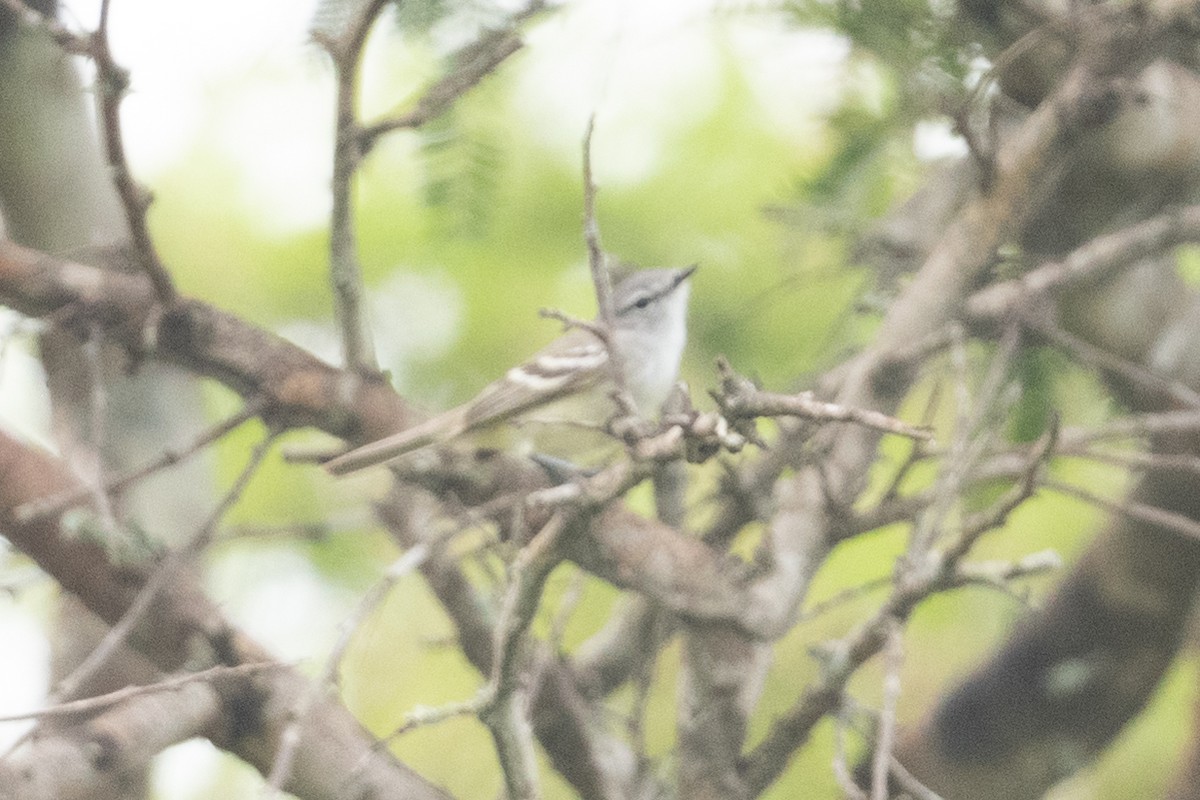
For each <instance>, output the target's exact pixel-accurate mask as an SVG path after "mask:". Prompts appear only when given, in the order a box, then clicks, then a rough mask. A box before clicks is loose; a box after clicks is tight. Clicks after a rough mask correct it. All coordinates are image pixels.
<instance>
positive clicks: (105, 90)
mask: <svg viewBox="0 0 1200 800" xmlns="http://www.w3.org/2000/svg"><path fill="white" fill-rule="evenodd" d="M110 6H111V0H101V2H100V22H99V24H98V26H97V28H96V32H95V33H94V34H93V35H92V43H91V50H90V53H91V56H92V60H93V61H94V62H95V64H96V104H97V116H98V117H99V118H100V129H101V131H102V132H103V138H104V155H105V158H106V159H107V161H108V168H109V170H110V171H111V172H112V177H113V183H114V185H115V186H116V189H117V195H118V196H119V197H120V198H121V207H122V208H123V209H124V210H125V221H126V223H127V224H128V225H129V236H130V239H131V241H132V244H133V249H134V252H135V253H136V255H137V263H138V266H139V267H141V269H142V271H143V272H144V273H146V277H147V278H149V279H150V283H151V284H152V285H153V286H154V292H155V294H156V295H157V296H158V299H159V301H160V302H161V303H163V304H164V305H170V304H171V303H173V302H174V301H175V299H176V296H177V292H176V289H175V282H174V281H173V280H172V278H171V275H170V273H168V272H167V269H166V267H165V266H163V263H162V260H161V259H160V258H159V256H158V251H157V250H156V249H155V247H154V240H153V239H152V238H151V237H150V229H149V227H148V225H147V224H146V210H147V209H148V208H149V207H150V202H151V196H150V193H149V192H147V191H146V189H145V188H144V187H142V186H141V185H140V184H138V182H137V181H136V180H134V177H133V173H132V172H131V171H130V169H129V162H128V160H127V159H126V157H125V142H124V138H123V137H122V134H121V101H122V100H123V99H124V98H125V93H126V92H127V91H129V72H128V71H127V70H125V69H124V68H122V67H120V66H118V65H117V63H116V62H115V61H114V60H113V57H112V51H111V50H110V49H109V43H108V12H109V7H110Z"/></svg>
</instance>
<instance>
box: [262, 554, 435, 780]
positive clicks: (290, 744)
mask: <svg viewBox="0 0 1200 800" xmlns="http://www.w3.org/2000/svg"><path fill="white" fill-rule="evenodd" d="M428 556H429V547H428V546H427V545H425V544H418V545H417V546H416V547H413V548H412V549H410V550H408V551H407V552H405V553H404V555H402V556H400V558H398V559H396V560H395V561H394V562H393V563H392V565H391V566H390V567H388V569H387V570H386V571H385V572H384V575H383V577H382V578H380V579H379V580H378V581H377V582H376V583H375V585H374V586H372V587H371V589H370V591H368V592H367V593H366V594H365V595H364V596H363V598H362V600H360V601H359V604H358V607H357V608H356V609H355V610H354V613H353V614H352V615H350V617H348V618H347V619H345V620H343V621H342V624H341V626H340V631H339V633H338V638H337V641H336V642H335V643H334V646H333V649H332V650H331V651H330V653H329V657H328V658H327V659H326V660H325V666H324V668H323V669H322V670H321V674H320V675H318V676H317V677H316V678H315V679H314V680H313V681H312V682H311V683H310V684H309V688H308V691H306V692H305V693H304V695H303V696H302V697H301V698H300V700H299V702H298V703H297V704H296V706H295V708H293V709H292V711H291V714H290V716H291V720H290V721H289V722H288V724H287V726H286V727H285V728H284V729H283V732H282V733H281V734H280V735H279V748H278V750H277V751H276V753H275V761H274V762H273V763H272V764H271V772H270V774H269V775H267V783H266V786H265V787H263V796H264V797H276V796H278V795H279V793H280V792H281V791H282V790H283V784H284V783H285V782H286V781H287V779H288V777H289V776H290V775H291V772H292V766H293V764H294V763H295V760H296V755H297V753H299V751H300V736H301V733H302V731H303V728H304V724H305V722H306V721H307V720H308V716H309V714H311V713H312V710H313V709H314V708H315V707H316V706H317V703H318V701H320V699H321V696H322V695H323V694H324V693H325V691H326V690H327V689H328V688H329V687H332V686H333V685H334V684H335V683H336V678H337V673H338V670H340V669H341V664H342V659H343V658H344V657H345V655H346V650H347V649H348V648H349V647H350V643H351V641H353V638H354V634H355V633H357V632H358V629H359V628H360V627H361V626H362V624H363V623H364V622H365V621H366V619H367V617H369V616H370V615H371V614H372V613H374V611H375V609H377V608H378V607H379V605H380V604H381V603H382V602H383V601H384V600H385V599H386V598H387V596H388V594H389V593H390V592H391V590H392V587H394V586H395V585H396V582H397V581H399V580H400V579H401V578H403V577H404V576H405V575H408V574H409V573H411V572H412V571H413V570H414V569H416V568H417V567H419V566H420V565H421V563H422V562H424V561H425V559H426V558H427V557H428Z"/></svg>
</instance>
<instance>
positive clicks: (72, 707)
mask: <svg viewBox="0 0 1200 800" xmlns="http://www.w3.org/2000/svg"><path fill="white" fill-rule="evenodd" d="M285 667H286V665H284V664H281V663H279V662H275V661H271V662H260V663H254V664H238V665H237V666H232V667H231V666H216V667H209V668H208V669H204V670H201V671H199V672H189V673H186V674H184V675H176V676H174V677H171V678H166V679H164V680H161V681H158V682H156V683H150V684H145V685H143V686H126V687H125V688H123V689H117V690H116V691H113V692H108V693H107V694H100V695H95V696H94V697H85V698H82V699H80V700H70V701H68V702H65V703H59V704H57V705H52V706H47V707H45V708H40V709H38V710H37V711H26V712H24V713H21V714H6V715H4V716H0V723H3V722H21V721H23V720H29V719H41V720H44V719H50V718H54V717H66V716H74V715H76V714H90V713H92V712H94V711H98V710H100V709H102V708H107V707H109V706H112V705H116V704H117V703H123V702H125V701H126V700H129V699H131V698H134V697H140V696H142V695H147V694H154V693H156V692H168V691H173V690H175V689H178V688H180V687H181V686H186V685H187V684H190V683H199V682H201V681H208V680H213V679H215V678H225V677H240V676H243V675H250V674H253V673H255V672H262V671H264V670H274V669H284V668H285Z"/></svg>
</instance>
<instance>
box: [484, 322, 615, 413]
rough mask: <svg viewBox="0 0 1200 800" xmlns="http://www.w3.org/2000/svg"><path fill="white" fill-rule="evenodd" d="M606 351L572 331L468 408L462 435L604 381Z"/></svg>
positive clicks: (585, 334)
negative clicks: (601, 380) (464, 432)
mask: <svg viewBox="0 0 1200 800" xmlns="http://www.w3.org/2000/svg"><path fill="white" fill-rule="evenodd" d="M607 371H608V348H606V347H605V346H604V344H603V343H602V342H601V341H600V340H599V339H597V338H596V337H595V336H593V335H592V334H590V333H588V332H586V331H581V330H575V331H571V332H570V333H568V334H566V335H565V336H563V337H561V338H560V339H557V340H555V341H554V342H551V343H550V344H549V345H548V346H547V347H546V348H545V349H543V350H541V351H540V352H538V353H537V354H536V355H535V356H534V357H533V358H531V359H529V360H528V361H526V362H525V363H523V364H520V365H519V366H516V367H513V368H512V369H510V370H509V371H508V372H507V373H505V375H504V377H503V378H501V379H500V380H498V381H494V382H493V383H491V384H489V385H488V386H487V387H485V388H484V390H483V391H482V392H480V393H479V395H478V396H477V397H476V398H475V399H474V400H472V401H471V402H470V403H468V404H467V406H466V408H465V414H464V416H463V431H469V430H471V429H473V428H480V427H483V426H485V425H490V424H493V423H496V422H501V421H503V420H506V419H509V418H510V417H513V416H515V415H517V414H521V413H523V412H525V411H528V410H530V409H533V408H537V407H539V406H542V405H545V404H546V403H549V402H552V401H554V400H557V399H559V398H560V397H564V396H566V395H568V394H573V393H574V392H577V391H581V390H583V389H585V388H587V387H588V386H590V385H591V384H593V383H596V382H597V381H598V380H600V379H602V378H604V377H605V375H606V373H607Z"/></svg>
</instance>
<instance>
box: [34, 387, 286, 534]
mask: <svg viewBox="0 0 1200 800" xmlns="http://www.w3.org/2000/svg"><path fill="white" fill-rule="evenodd" d="M264 406H265V402H264V401H262V400H257V401H254V402H251V403H248V404H247V405H246V406H244V407H243V408H242V410H240V411H239V412H237V413H236V414H234V415H233V416H231V417H229V418H228V419H225V420H222V421H221V422H218V423H217V424H216V425H213V426H212V427H211V428H208V429H207V430H205V431H203V432H202V433H201V434H199V435H198V436H197V437H196V438H195V439H193V440H192V441H191V442H188V443H187V444H185V445H183V446H181V447H171V448H167V449H166V450H164V451H163V452H162V453H161V454H159V455H158V456H157V457H156V458H155V459H154V460H152V461H149V462H147V463H145V464H142V465H140V466H137V467H134V468H133V469H130V470H127V471H125V472H123V473H121V474H120V475H116V476H113V477H110V478H109V479H108V480H107V482H106V483H105V484H104V491H105V492H107V493H111V492H116V491H120V490H121V489H124V488H125V487H127V486H129V485H130V484H133V483H136V482H137V481H140V480H142V479H144V478H147V477H149V476H150V475H153V474H154V473H156V472H158V471H160V470H163V469H166V468H167V467H170V466H174V465H175V464H178V463H180V462H181V461H184V460H185V459H188V458H191V457H192V456H193V455H195V454H196V453H198V452H199V451H200V450H201V449H202V448H204V447H206V446H207V445H209V444H212V443H213V442H215V441H217V440H218V439H220V438H221V437H223V436H225V435H226V434H227V433H230V432H231V431H233V430H234V429H236V428H238V427H240V426H241V425H242V424H244V423H246V422H248V421H249V420H251V419H253V418H254V417H256V416H258V414H259V412H260V411H261V410H262V409H263V407H264ZM89 496H90V492H89V489H88V488H87V487H79V488H74V489H67V490H65V491H62V492H60V493H58V494H55V495H51V496H49V497H44V498H39V499H37V500H32V501H30V502H28V503H25V504H24V505H21V506H18V507H17V509H16V511H15V512H14V513H13V516H15V517H16V519H17V521H18V522H20V523H22V524H29V523H31V522H36V521H38V520H41V519H44V518H46V517H51V516H54V515H56V514H61V513H62V512H63V511H66V510H67V509H68V508H71V507H73V506H77V505H79V504H81V503H83V502H85V501H87V499H88V498H89Z"/></svg>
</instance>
